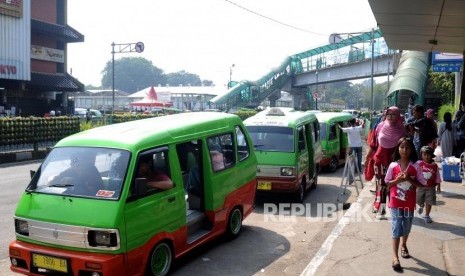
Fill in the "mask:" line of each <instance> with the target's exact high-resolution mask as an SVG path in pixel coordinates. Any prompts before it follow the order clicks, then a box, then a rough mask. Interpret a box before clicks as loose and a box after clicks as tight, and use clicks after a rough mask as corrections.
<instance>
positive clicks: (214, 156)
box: [210, 150, 225, 172]
mask: <svg viewBox="0 0 465 276" xmlns="http://www.w3.org/2000/svg"><path fill="white" fill-rule="evenodd" d="M210 157H211V160H212V168H213V171H215V172H216V171H220V170H223V169H224V167H225V166H224V156H223V154H222V153H221V152H219V151H216V150H212V151H210Z"/></svg>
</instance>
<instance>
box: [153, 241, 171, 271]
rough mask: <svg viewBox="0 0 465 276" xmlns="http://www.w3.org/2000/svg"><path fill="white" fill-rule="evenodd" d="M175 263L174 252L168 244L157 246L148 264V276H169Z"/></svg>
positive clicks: (163, 243)
mask: <svg viewBox="0 0 465 276" xmlns="http://www.w3.org/2000/svg"><path fill="white" fill-rule="evenodd" d="M172 261H173V252H172V250H171V247H170V246H169V244H167V243H166V242H162V243H159V244H157V246H155V248H154V249H153V250H152V253H151V254H150V259H149V262H148V264H147V270H148V275H153V276H164V275H167V274H168V272H169V271H170V268H171V263H172Z"/></svg>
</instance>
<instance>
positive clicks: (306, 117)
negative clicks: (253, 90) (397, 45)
mask: <svg viewBox="0 0 465 276" xmlns="http://www.w3.org/2000/svg"><path fill="white" fill-rule="evenodd" d="M244 124H245V125H246V127H247V130H248V132H249V134H250V136H251V137H252V140H253V144H254V147H255V152H256V155H257V160H258V168H257V180H258V186H257V191H258V192H264V193H287V194H292V195H294V197H295V199H296V200H297V201H299V202H302V201H303V200H304V197H305V192H306V191H307V190H308V189H309V188H315V187H316V185H317V182H318V172H319V170H320V161H321V157H322V155H321V145H320V124H319V122H318V120H317V118H316V116H315V115H314V114H311V113H307V112H303V111H296V110H294V109H292V108H278V107H273V108H270V109H267V110H264V111H261V112H259V113H257V114H256V115H255V116H252V117H250V118H248V119H246V120H245V121H244Z"/></svg>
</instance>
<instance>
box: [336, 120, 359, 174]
mask: <svg viewBox="0 0 465 276" xmlns="http://www.w3.org/2000/svg"><path fill="white" fill-rule="evenodd" d="M355 122H356V121H355V118H354V119H352V120H350V121H349V127H341V126H340V125H339V124H338V126H339V128H340V129H342V131H343V132H345V133H347V140H348V143H349V147H350V152H349V154H351V153H352V152H355V157H356V158H357V159H356V160H357V166H358V171H359V172H361V171H362V137H361V135H360V133H361V132H362V131H363V128H364V127H365V124H364V123H362V125H360V126H358V125H357V124H356V123H355Z"/></svg>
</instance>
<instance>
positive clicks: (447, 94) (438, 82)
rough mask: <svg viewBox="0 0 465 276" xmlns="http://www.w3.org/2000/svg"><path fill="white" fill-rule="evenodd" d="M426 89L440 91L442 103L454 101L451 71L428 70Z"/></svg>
mask: <svg viewBox="0 0 465 276" xmlns="http://www.w3.org/2000/svg"><path fill="white" fill-rule="evenodd" d="M428 76H429V79H428V84H427V91H431V92H436V93H441V98H442V99H443V101H442V102H443V103H450V102H453V101H454V95H455V93H454V92H455V76H454V74H453V73H435V72H432V71H431V69H430V70H429V71H428Z"/></svg>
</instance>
